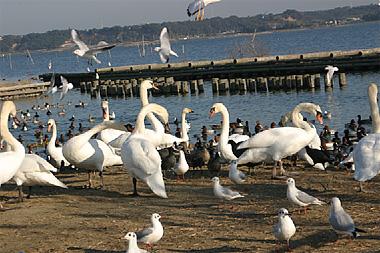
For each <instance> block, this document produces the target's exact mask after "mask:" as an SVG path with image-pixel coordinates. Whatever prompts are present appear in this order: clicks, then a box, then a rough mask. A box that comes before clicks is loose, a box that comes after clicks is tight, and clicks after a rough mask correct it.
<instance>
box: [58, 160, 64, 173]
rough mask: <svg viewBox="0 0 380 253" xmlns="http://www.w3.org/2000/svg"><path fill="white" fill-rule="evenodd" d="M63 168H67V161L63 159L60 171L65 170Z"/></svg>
mask: <svg viewBox="0 0 380 253" xmlns="http://www.w3.org/2000/svg"><path fill="white" fill-rule="evenodd" d="M63 168H65V161H63V160H62V161H61V167H60V168H59V170H60V171H62V170H63Z"/></svg>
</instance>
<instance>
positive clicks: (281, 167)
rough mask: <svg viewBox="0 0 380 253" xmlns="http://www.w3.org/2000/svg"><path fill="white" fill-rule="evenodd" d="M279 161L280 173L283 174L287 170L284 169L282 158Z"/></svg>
mask: <svg viewBox="0 0 380 253" xmlns="http://www.w3.org/2000/svg"><path fill="white" fill-rule="evenodd" d="M278 163H279V164H280V175H281V176H283V175H285V173H286V172H285V170H284V167H283V166H282V160H280V161H278Z"/></svg>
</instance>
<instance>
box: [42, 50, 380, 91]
mask: <svg viewBox="0 0 380 253" xmlns="http://www.w3.org/2000/svg"><path fill="white" fill-rule="evenodd" d="M327 65H334V66H336V67H338V68H339V72H338V73H336V75H335V76H336V77H335V78H336V80H337V81H335V82H339V85H341V86H344V85H347V80H346V76H345V73H347V72H360V71H369V70H372V71H378V70H380V48H372V49H365V50H351V51H332V52H318V53H307V54H292V55H280V56H265V57H254V58H241V59H225V60H218V61H189V62H181V63H169V64H144V65H131V66H121V67H109V68H100V69H96V70H95V72H92V73H63V74H62V75H64V76H65V77H66V78H67V79H68V80H69V81H70V82H72V83H73V84H74V86H75V87H77V88H80V89H81V91H82V92H87V93H91V95H92V96H97V95H99V94H100V95H101V96H102V97H107V96H119V97H126V96H131V95H138V86H139V84H140V83H141V81H142V80H144V79H147V78H150V79H152V80H154V81H155V82H157V83H158V84H159V86H161V89H160V91H154V93H155V94H156V95H160V94H186V93H201V92H203V90H204V82H205V81H211V83H212V90H213V92H219V93H223V92H227V91H229V92H245V91H255V92H257V91H271V90H290V89H314V88H319V87H320V86H321V83H322V81H321V79H322V80H325V78H324V76H325V73H326V71H325V67H326V66H327ZM96 72H97V73H98V75H99V80H96V78H95V77H96ZM59 75H60V74H56V76H57V77H58V76H59ZM50 77H51V74H43V75H41V76H40V78H42V79H43V80H44V81H48V80H50ZM324 83H325V84H326V80H325V81H324ZM331 85H334V82H333V83H332V84H331ZM331 85H330V86H329V87H331Z"/></svg>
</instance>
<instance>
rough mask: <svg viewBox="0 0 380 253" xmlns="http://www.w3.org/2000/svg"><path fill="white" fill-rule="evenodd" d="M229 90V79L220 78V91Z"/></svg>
mask: <svg viewBox="0 0 380 253" xmlns="http://www.w3.org/2000/svg"><path fill="white" fill-rule="evenodd" d="M228 90H229V83H228V79H220V80H219V92H223V93H225V92H227V91H228Z"/></svg>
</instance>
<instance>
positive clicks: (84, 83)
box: [79, 82, 86, 93]
mask: <svg viewBox="0 0 380 253" xmlns="http://www.w3.org/2000/svg"><path fill="white" fill-rule="evenodd" d="M79 86H80V93H86V82H80V83H79Z"/></svg>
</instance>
